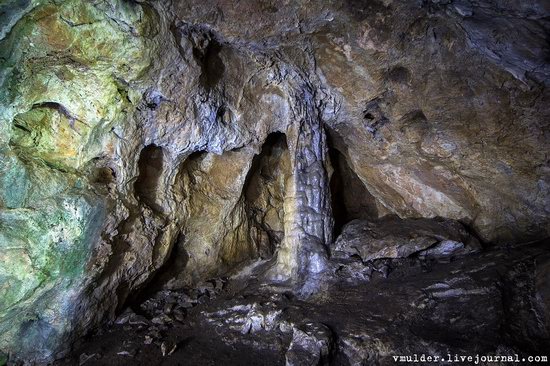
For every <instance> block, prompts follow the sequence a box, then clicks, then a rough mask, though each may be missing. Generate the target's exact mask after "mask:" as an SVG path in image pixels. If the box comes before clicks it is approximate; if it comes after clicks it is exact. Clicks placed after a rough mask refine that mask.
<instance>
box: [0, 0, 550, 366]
mask: <svg viewBox="0 0 550 366" xmlns="http://www.w3.org/2000/svg"><path fill="white" fill-rule="evenodd" d="M549 11H550V10H549V9H548V7H547V6H546V5H545V4H544V2H542V1H537V0H532V1H528V2H521V4H520V3H518V4H512V3H510V2H505V3H502V4H501V3H499V2H494V1H489V0H482V1H475V2H474V1H468V0H460V1H459V0H454V1H408V2H398V1H392V0H373V1H367V2H363V1H356V0H346V1H328V2H327V1H320V0H304V1H297V2H285V3H284V4H282V3H280V2H274V1H241V2H227V1H220V0H206V1H202V0H201V1H185V2H172V1H165V0H159V1H141V0H140V1H122V0H117V1H94V2H87V1H84V2H83V1H76V0H66V1H62V2H59V1H51V0H46V1H37V0H7V1H4V2H2V4H0V16H1V17H2V19H1V24H0V259H1V262H2V266H1V267H0V351H1V352H3V353H5V354H9V355H10V357H11V359H24V360H32V361H37V362H46V361H48V360H51V359H53V358H55V357H58V356H60V355H62V354H63V353H64V352H66V351H67V348H68V347H69V346H70V344H71V342H72V340H74V339H75V337H76V336H78V335H81V334H84V333H85V332H86V331H87V330H89V329H91V328H93V327H94V326H96V325H98V324H99V323H100V322H101V321H103V320H105V319H114V317H115V315H116V313H117V312H118V311H120V310H122V308H123V307H124V304H125V303H126V301H127V299H128V298H129V297H131V296H133V295H134V294H135V293H136V292H137V291H139V290H140V289H142V288H144V286H146V285H148V284H151V283H156V282H158V281H159V280H160V279H162V280H163V282H164V283H167V286H168V287H171V288H177V287H180V286H184V285H185V286H191V285H194V284H197V283H199V282H201V281H203V280H205V279H208V278H213V277H216V276H220V275H223V274H224V273H227V271H229V270H231V269H233V268H235V267H236V266H239V265H241V264H243V263H247V261H249V260H254V259H264V260H265V261H266V274H265V276H266V278H267V279H269V280H270V281H272V282H275V283H278V284H279V285H281V286H283V285H284V286H287V287H288V288H290V289H292V291H294V292H296V293H298V294H300V295H301V296H303V297H307V296H310V295H312V294H315V293H316V292H317V291H319V287H318V285H319V281H320V279H322V278H324V277H325V275H326V273H327V271H330V269H331V268H332V265H331V264H330V261H329V253H330V248H331V245H332V244H333V241H334V239H335V238H334V236H335V234H336V235H338V234H339V231H340V229H341V228H342V226H343V225H344V224H346V222H341V221H338V220H339V219H340V218H338V220H336V221H338V222H337V223H336V224H337V225H336V230H335V225H334V221H335V220H334V217H333V214H332V212H333V211H334V212H347V214H346V215H347V216H346V217H347V218H348V219H369V220H374V219H377V218H379V217H381V216H384V215H386V214H394V215H397V216H399V217H400V218H402V219H410V218H422V217H424V218H434V217H445V218H448V219H451V220H460V221H461V222H462V223H463V224H465V225H467V226H469V227H470V228H471V230H472V232H475V233H476V234H477V235H478V236H479V238H480V239H481V240H482V241H484V242H490V243H494V244H503V243H509V242H517V241H527V240H530V239H538V238H544V237H547V236H548V235H549V232H550V225H549V219H548V217H549V213H550V206H549V202H550V197H549V195H550V189H548V188H549V183H548V182H549V175H550V168H549V166H548V156H547V155H548V153H547V152H548V150H549V141H550V140H549V139H548V136H547V134H548V130H549V127H550V126H549V121H550V118H549V117H550V108H549V107H548V106H549V105H550V103H549V102H550V94H549V92H548V84H549V80H550V79H549V75H550V66H549V65H548V60H547V55H548V44H547V34H548V31H549V28H550V26H549V24H548V15H549ZM507 29H514V32H509V31H506V30H507ZM331 157H332V159H331ZM334 174H336V175H340V177H339V178H338V179H337V180H336V181H335V180H333V179H331V178H335V176H334ZM338 180H339V181H340V182H344V183H338ZM335 182H336V183H335ZM346 182H347V183H346ZM350 182H352V183H350ZM338 184H340V187H341V189H339V191H340V190H342V191H343V190H346V189H349V187H356V188H353V189H356V190H357V192H360V194H361V198H358V200H357V202H353V193H350V194H347V195H346V196H345V197H342V199H341V200H340V202H344V204H343V206H344V207H342V205H340V204H338V203H335V201H334V200H332V199H331V192H330V187H331V185H333V186H334V185H336V186H338ZM342 184H343V185H344V186H342ZM357 187H358V188H357ZM336 202H338V200H337V201H336ZM346 202H347V203H346ZM338 205H340V206H338ZM357 210H359V211H361V212H363V211H364V214H362V213H358V212H357ZM346 220H347V219H346ZM451 240H454V239H451ZM426 245H427V244H426ZM426 245H424V244H423V245H422V246H423V247H424V248H423V249H427V248H428V246H426ZM428 250H429V249H428ZM364 254H365V253H363V254H361V255H364ZM168 267H170V268H168ZM0 355H1V354H0ZM0 357H1V356H0ZM289 357H290V356H289ZM0 359H1V358H0Z"/></svg>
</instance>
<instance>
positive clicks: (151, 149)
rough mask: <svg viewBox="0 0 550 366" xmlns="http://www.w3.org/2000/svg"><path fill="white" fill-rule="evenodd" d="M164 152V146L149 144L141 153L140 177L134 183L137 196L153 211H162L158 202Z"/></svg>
mask: <svg viewBox="0 0 550 366" xmlns="http://www.w3.org/2000/svg"><path fill="white" fill-rule="evenodd" d="M163 162H164V153H163V150H162V147H160V146H156V145H148V146H146V147H145V148H143V150H141V153H140V155H139V160H138V171H139V174H138V177H137V180H136V181H135V183H134V192H135V195H136V198H137V199H138V200H139V201H140V202H142V203H143V204H145V205H147V206H148V207H149V208H151V209H152V210H153V211H162V208H161V207H160V205H159V204H158V203H157V193H158V190H159V183H160V176H161V175H162V170H163Z"/></svg>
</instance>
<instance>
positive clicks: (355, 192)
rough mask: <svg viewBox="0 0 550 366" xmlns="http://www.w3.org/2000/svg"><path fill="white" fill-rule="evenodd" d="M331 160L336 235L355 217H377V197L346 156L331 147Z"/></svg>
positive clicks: (331, 187) (331, 189) (331, 190)
mask: <svg viewBox="0 0 550 366" xmlns="http://www.w3.org/2000/svg"><path fill="white" fill-rule="evenodd" d="M329 156H330V162H331V164H332V167H333V169H334V172H333V174H332V177H331V179H330V194H331V201H332V214H333V216H334V235H335V236H337V235H340V233H341V232H342V228H343V226H344V225H345V224H347V223H348V222H350V221H351V220H355V219H371V220H372V219H376V218H377V217H378V209H377V208H376V199H375V198H374V197H373V196H372V195H371V194H370V192H369V191H368V190H367V188H366V187H365V185H364V184H363V182H362V181H361V179H359V177H358V176H357V174H355V172H354V171H353V170H352V169H351V168H350V166H349V164H348V162H347V159H346V157H345V156H344V155H343V154H342V153H340V152H339V151H338V150H336V149H334V148H329Z"/></svg>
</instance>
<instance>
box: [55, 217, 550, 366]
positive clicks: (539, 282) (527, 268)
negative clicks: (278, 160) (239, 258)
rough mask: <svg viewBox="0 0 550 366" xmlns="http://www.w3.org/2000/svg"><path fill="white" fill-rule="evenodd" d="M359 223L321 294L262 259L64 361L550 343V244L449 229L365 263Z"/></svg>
mask: <svg viewBox="0 0 550 366" xmlns="http://www.w3.org/2000/svg"><path fill="white" fill-rule="evenodd" d="M440 223H441V222H435V223H433V224H434V225H439V224H440ZM359 224H360V223H352V224H350V227H348V228H347V229H344V234H343V235H342V236H341V237H340V238H339V240H338V241H337V244H336V245H335V247H334V255H333V257H332V259H331V263H330V270H329V272H330V273H326V274H325V277H324V278H320V279H319V281H320V282H321V283H323V285H322V286H324V287H323V291H320V292H319V294H318V296H313V297H310V298H307V299H302V298H299V297H297V296H295V295H293V293H292V292H291V291H288V289H287V288H286V287H285V286H276V285H274V284H272V283H271V284H270V283H265V282H262V281H261V273H262V271H264V270H265V267H266V266H268V265H269V262H261V263H255V264H253V265H251V266H249V267H248V268H247V269H246V270H244V271H243V272H241V273H237V274H235V275H233V276H231V277H229V278H216V279H213V280H211V281H208V282H204V283H202V284H200V285H198V286H197V287H196V288H192V289H182V290H176V291H174V290H161V291H158V292H157V293H155V294H154V295H153V296H152V297H150V298H148V299H146V300H144V301H141V302H139V303H135V304H132V305H131V306H130V307H128V308H126V309H125V310H123V311H122V312H121V313H120V315H119V316H118V318H117V319H116V320H115V321H114V323H112V324H108V325H106V326H105V327H104V328H102V329H101V330H100V331H98V332H97V333H96V334H92V335H90V336H89V337H88V338H86V339H85V340H83V341H82V342H81V344H80V345H79V346H78V347H77V348H76V349H75V353H74V356H72V357H69V358H67V359H65V360H62V361H60V362H59V363H57V365H70V364H73V363H74V362H78V364H79V365H89V366H91V365H112V364H117V365H136V364H144V365H287V366H302V365H391V364H394V361H393V359H392V358H391V356H392V355H401V354H413V353H430V354H441V355H447V354H455V353H459V354H477V353H486V354H493V353H499V354H516V353H518V354H525V353H533V354H537V352H539V353H540V352H541V350H544V349H549V348H545V347H548V345H550V335H549V328H548V324H549V323H548V320H549V319H550V312H549V310H550V307H548V304H549V302H550V297H548V294H549V293H550V288H549V286H550V285H549V284H550V281H548V279H549V278H548V276H549V274H550V250H549V249H548V248H549V246H548V244H549V243H548V242H537V243H530V244H526V245H522V246H517V247H509V248H494V249H485V250H481V248H480V247H479V243H477V241H472V242H471V243H470V245H474V249H475V251H469V250H467V251H463V249H464V246H460V250H459V251H454V250H450V251H449V250H447V249H446V248H447V244H445V243H447V242H448V241H449V240H450V239H449V238H448V237H447V236H445V235H440V234H438V235H436V236H437V237H438V239H437V240H433V242H432V246H428V247H425V246H420V247H418V245H417V244H414V243H417V242H418V241H420V242H423V241H425V240H426V239H425V238H426V237H432V234H433V232H431V233H430V232H428V231H429V230H428V231H424V232H423V233H420V234H419V235H418V237H417V238H418V240H417V241H416V242H414V243H412V242H411V243H412V244H411V245H414V247H415V248H416V249H415V250H416V251H413V250H407V253H408V255H403V256H401V257H400V256H395V258H369V260H367V261H365V260H364V259H363V257H359V256H358V255H357V254H356V253H355V252H349V253H348V255H345V254H344V253H345V251H343V248H349V247H351V246H349V245H348V244H349V243H347V242H346V240H347V239H346V237H348V238H349V232H350V230H351V229H353V228H354V226H357V225H359ZM386 224H387V223H385V224H384V225H386ZM409 224H410V225H409ZM416 224H417V223H408V224H407V223H406V224H405V225H403V226H402V228H404V229H403V230H404V232H407V230H408V229H407V228H408V227H410V226H411V225H416ZM367 226H368V225H367ZM371 227H372V226H371ZM428 227H430V226H429V225H428ZM379 229H380V228H379V227H378V231H377V233H378V234H380V233H381V230H379ZM354 230H355V229H354ZM346 232H347V233H348V234H346ZM374 232H376V229H373V231H371V234H372V235H374V236H376V235H378V234H374ZM440 233H441V232H440ZM409 234H410V233H409ZM447 234H448V232H447ZM381 236H382V235H381V234H380V235H378V237H379V238H380V237H381ZM384 236H385V237H386V239H387V240H390V241H391V240H392V239H390V237H393V238H394V239H393V240H395V237H402V236H403V231H400V232H396V231H392V232H391V233H390V232H386V234H385V235H384ZM468 237H469V236H468V235H466V236H464V237H463V239H464V238H466V239H468ZM455 239H456V237H455ZM470 239H471V238H470ZM359 242H360V241H357V240H356V241H355V249H356V250H357V251H358V252H360V253H364V252H365V250H366V248H362V247H361V245H360V244H358V243H359ZM363 242H364V243H365V245H367V246H368V245H369V244H368V243H369V241H368V240H365V241H363ZM370 243H371V244H373V245H374V246H376V241H370ZM442 243H443V244H442ZM442 246H443V247H444V249H445V250H440V249H441V248H442ZM452 247H453V248H454V246H452ZM466 247H467V246H466Z"/></svg>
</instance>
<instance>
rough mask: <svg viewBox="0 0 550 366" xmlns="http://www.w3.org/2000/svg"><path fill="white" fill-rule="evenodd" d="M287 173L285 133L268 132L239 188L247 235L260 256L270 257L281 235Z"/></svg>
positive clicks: (287, 155) (282, 235) (280, 239)
mask: <svg viewBox="0 0 550 366" xmlns="http://www.w3.org/2000/svg"><path fill="white" fill-rule="evenodd" d="M289 175H290V155H289V153H288V147H287V142H286V137H285V135H284V134H283V133H279V132H275V133H272V134H270V135H269V136H268V137H267V139H266V140H265V142H264V145H263V147H262V151H261V152H260V153H259V154H258V155H256V156H254V159H253V161H252V166H251V168H250V171H249V172H248V176H247V178H246V181H245V185H244V189H243V195H244V199H245V209H246V213H247V216H248V221H249V224H250V234H251V239H252V241H253V242H254V243H255V245H256V248H257V250H258V255H259V257H261V258H270V257H271V256H272V255H273V253H274V252H275V250H276V248H277V247H278V245H279V244H280V243H281V241H282V239H283V237H284V230H283V223H284V211H283V203H284V197H285V189H286V179H287V178H288V176H289Z"/></svg>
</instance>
